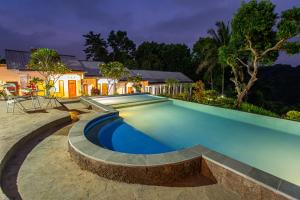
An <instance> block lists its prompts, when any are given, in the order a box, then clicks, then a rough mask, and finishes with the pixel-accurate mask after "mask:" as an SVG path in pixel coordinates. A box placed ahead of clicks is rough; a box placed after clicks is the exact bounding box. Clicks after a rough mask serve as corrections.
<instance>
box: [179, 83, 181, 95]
mask: <svg viewBox="0 0 300 200" xmlns="http://www.w3.org/2000/svg"><path fill="white" fill-rule="evenodd" d="M179 93H180V94H181V93H182V83H180V88H179Z"/></svg>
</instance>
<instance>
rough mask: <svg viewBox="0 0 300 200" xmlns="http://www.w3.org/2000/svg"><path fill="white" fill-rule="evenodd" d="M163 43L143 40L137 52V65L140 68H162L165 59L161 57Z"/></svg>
mask: <svg viewBox="0 0 300 200" xmlns="http://www.w3.org/2000/svg"><path fill="white" fill-rule="evenodd" d="M162 47H163V44H158V43H156V42H143V43H142V44H140V45H139V46H138V48H137V50H136V53H135V59H136V62H137V67H138V68H139V69H148V70H149V69H152V70H161V69H162V68H163V65H164V64H163V61H162V57H161V52H160V51H161V49H162Z"/></svg>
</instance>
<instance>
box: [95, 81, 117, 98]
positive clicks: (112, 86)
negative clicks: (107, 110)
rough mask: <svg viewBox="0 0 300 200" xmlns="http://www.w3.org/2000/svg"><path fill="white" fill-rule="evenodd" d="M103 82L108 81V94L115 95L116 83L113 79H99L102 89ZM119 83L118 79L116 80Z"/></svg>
mask: <svg viewBox="0 0 300 200" xmlns="http://www.w3.org/2000/svg"><path fill="white" fill-rule="evenodd" d="M102 83H107V84H109V83H110V84H109V85H108V91H109V93H108V95H113V94H114V84H113V79H107V78H100V79H99V80H98V84H100V91H101V90H102ZM116 83H117V81H116Z"/></svg>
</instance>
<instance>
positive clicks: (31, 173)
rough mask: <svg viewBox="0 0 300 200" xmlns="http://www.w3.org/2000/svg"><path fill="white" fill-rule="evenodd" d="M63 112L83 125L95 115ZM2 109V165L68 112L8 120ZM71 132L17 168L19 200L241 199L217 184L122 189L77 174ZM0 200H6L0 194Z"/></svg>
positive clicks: (121, 185) (119, 185) (77, 105)
mask: <svg viewBox="0 0 300 200" xmlns="http://www.w3.org/2000/svg"><path fill="white" fill-rule="evenodd" d="M66 107H68V108H69V109H73V110H78V111H80V112H79V113H81V116H80V118H81V119H84V118H86V117H88V116H89V115H90V114H94V112H95V111H92V110H87V109H86V108H85V106H83V105H82V104H80V103H72V104H67V105H66ZM0 109H1V110H0V120H1V129H0V158H1V160H2V159H3V157H4V155H5V154H6V153H7V152H8V151H9V149H10V148H11V147H12V146H13V145H14V144H15V143H16V142H17V141H18V140H20V139H21V138H22V137H24V136H25V135H26V134H28V133H29V132H31V131H32V130H33V129H35V128H37V127H39V126H40V125H41V124H46V123H48V122H49V121H51V120H55V119H57V118H59V117H63V116H67V115H68V112H67V111H64V110H57V109H49V110H47V113H32V114H24V113H17V114H7V113H6V111H5V104H4V102H0ZM71 126H72V125H68V126H67V127H64V128H62V129H60V130H58V131H56V132H55V133H54V134H53V135H51V136H49V137H47V138H46V139H44V140H43V141H42V142H40V143H39V144H38V145H37V146H35V147H34V149H33V150H32V151H31V152H30V153H29V154H28V155H27V157H26V159H25V161H24V162H23V163H22V164H21V168H20V171H19V173H18V176H17V186H18V188H17V189H18V192H19V194H20V196H21V197H22V198H23V199H25V200H26V199H30V200H35V199H37V200H40V199H43V200H46V199H72V200H73V199H107V200H108V199H112V200H113V199H141V200H144V199H145V200H147V199H151V200H153V199H178V200H180V199H230V200H231V199H232V200H235V199H240V197H239V196H238V195H236V194H234V193H232V192H230V191H227V190H225V189H224V188H222V186H221V185H219V184H212V185H206V186H196V187H162V186H148V185H138V184H126V183H120V182H115V181H111V180H108V179H105V178H102V177H99V176H97V175H95V174H93V173H90V172H88V171H84V170H81V169H80V168H79V166H78V165H77V164H76V163H75V162H73V161H72V160H71V158H70V155H69V153H68V146H67V139H68V138H67V134H68V131H69V129H70V128H71ZM1 195H2V196H1ZM2 197H3V198H2ZM0 199H4V195H3V194H1V192H0Z"/></svg>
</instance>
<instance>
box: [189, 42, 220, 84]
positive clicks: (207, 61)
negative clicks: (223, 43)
mask: <svg viewBox="0 0 300 200" xmlns="http://www.w3.org/2000/svg"><path fill="white" fill-rule="evenodd" d="M193 51H194V52H195V53H196V55H195V56H196V57H197V58H196V59H197V60H199V61H200V64H199V65H198V68H197V69H196V73H197V74H198V73H200V72H201V71H203V70H206V72H205V74H204V76H205V77H209V83H210V86H211V89H214V81H213V70H214V69H215V67H216V66H217V64H218V46H217V45H216V43H215V41H214V40H213V39H212V38H210V37H206V38H200V39H199V40H198V41H197V42H196V44H195V45H194V47H193Z"/></svg>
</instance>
